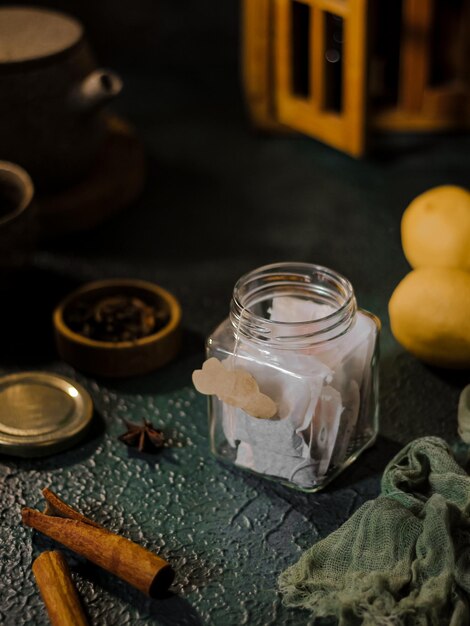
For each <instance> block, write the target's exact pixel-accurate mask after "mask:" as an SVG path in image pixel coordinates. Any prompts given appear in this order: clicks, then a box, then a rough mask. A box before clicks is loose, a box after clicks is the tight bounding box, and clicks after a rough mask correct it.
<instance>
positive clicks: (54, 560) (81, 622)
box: [33, 550, 88, 626]
mask: <svg viewBox="0 0 470 626" xmlns="http://www.w3.org/2000/svg"><path fill="white" fill-rule="evenodd" d="M33 574H34V577H35V578H36V583H37V585H38V587H39V591H40V592H41V596H42V599H43V600H44V604H45V605H46V609H47V613H48V614H49V619H50V621H51V624H52V626H88V620H87V618H86V617H85V614H84V612H83V608H82V605H81V604H80V600H79V597H78V594H77V590H76V589H75V585H74V584H73V581H72V578H71V576H70V570H69V567H68V565H67V561H66V560H65V557H64V555H63V554H62V553H61V552H58V551H57V550H54V551H50V552H43V553H42V554H41V555H40V556H38V558H37V559H36V560H35V561H34V563H33Z"/></svg>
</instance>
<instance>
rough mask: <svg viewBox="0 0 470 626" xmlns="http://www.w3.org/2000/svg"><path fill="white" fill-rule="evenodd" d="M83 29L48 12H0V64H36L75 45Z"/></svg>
mask: <svg viewBox="0 0 470 626" xmlns="http://www.w3.org/2000/svg"><path fill="white" fill-rule="evenodd" d="M82 36H83V28H82V25H81V24H80V22H79V21H77V20H76V19H74V18H72V17H70V16H68V15H65V14H63V13H59V12H57V11H50V10H49V9H33V8H30V7H5V8H0V64H8V65H10V64H15V63H25V62H31V61H37V60H40V59H45V58H50V57H52V56H55V55H57V54H60V53H63V52H65V51H67V50H68V49H70V48H71V47H72V46H74V45H75V44H76V43H78V42H79V41H80V40H81V38H82Z"/></svg>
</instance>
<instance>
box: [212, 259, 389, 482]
mask: <svg viewBox="0 0 470 626" xmlns="http://www.w3.org/2000/svg"><path fill="white" fill-rule="evenodd" d="M379 331H380V322H379V320H378V319H377V318H376V317H375V316H374V315H372V314H370V313H368V312H366V311H363V310H361V309H358V308H357V303H356V298H355V295H354V290H353V287H352V285H351V283H350V282H349V281H348V280H347V279H346V278H344V277H343V276H341V275H340V274H338V273H337V272H334V271H333V270H330V269H328V268H326V267H321V266H319V265H311V264H307V263H276V264H273V265H267V266H264V267H261V268H259V269H256V270H254V271H252V272H250V273H248V274H246V275H245V276H243V277H242V278H240V280H239V281H238V282H237V283H236V285H235V288H234V290H233V297H232V302H231V307H230V316H229V317H228V318H227V319H226V320H224V321H223V322H222V323H221V324H220V326H218V328H216V330H215V331H214V332H213V333H212V335H211V336H210V337H209V338H208V340H207V357H208V359H209V358H212V357H215V358H216V359H218V360H219V361H220V362H221V363H222V365H223V366H224V368H225V370H226V371H228V372H232V373H236V372H243V373H244V374H243V375H244V376H246V375H247V373H248V374H249V375H251V377H252V378H253V379H254V380H255V381H256V383H257V388H259V392H260V393H261V394H263V395H264V397H266V396H268V398H270V399H271V400H272V401H273V402H274V403H275V414H274V415H273V416H272V417H270V418H268V419H265V418H264V419H263V418H260V417H257V416H254V415H253V414H250V411H249V409H248V408H246V407H248V406H249V404H246V407H245V406H244V405H243V408H240V406H234V402H233V401H232V400H229V399H225V398H224V396H222V399H221V396H217V395H215V394H214V395H211V397H210V401H209V419H210V437H211V448H212V451H213V453H214V454H215V455H216V456H217V457H219V458H221V459H223V460H225V461H229V462H232V463H235V465H237V466H239V467H242V468H245V469H248V470H251V471H253V472H256V473H258V474H262V475H265V476H267V477H269V478H272V479H277V480H280V481H282V482H284V483H286V484H288V485H290V486H294V487H297V488H300V489H304V490H306V491H316V490H318V489H320V488H322V487H323V486H324V485H326V484H327V483H328V482H330V481H331V480H332V479H333V478H334V477H335V476H336V475H337V474H338V473H339V472H341V471H342V470H343V469H344V468H345V467H346V466H347V465H349V464H350V463H352V462H353V461H354V460H355V459H356V458H357V457H358V455H359V454H360V453H361V452H362V451H363V450H364V449H365V448H367V447H369V446H370V445H372V444H373V442H374V440H375V438H376V436H377V432H378V337H379ZM225 370H224V371H225ZM248 378H250V377H248ZM245 382H246V381H245ZM240 388H241V387H240ZM250 393H251V392H250ZM235 404H236V403H235ZM244 409H245V410H244Z"/></svg>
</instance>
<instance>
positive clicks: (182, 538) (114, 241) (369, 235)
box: [0, 0, 470, 626]
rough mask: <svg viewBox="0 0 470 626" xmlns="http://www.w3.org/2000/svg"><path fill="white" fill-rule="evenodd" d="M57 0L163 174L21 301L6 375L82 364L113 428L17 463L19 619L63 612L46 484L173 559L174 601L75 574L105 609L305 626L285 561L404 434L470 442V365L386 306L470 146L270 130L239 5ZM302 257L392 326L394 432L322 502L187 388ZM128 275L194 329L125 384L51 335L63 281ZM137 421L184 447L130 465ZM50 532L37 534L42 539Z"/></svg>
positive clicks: (36, 271)
mask: <svg viewBox="0 0 470 626" xmlns="http://www.w3.org/2000/svg"><path fill="white" fill-rule="evenodd" d="M28 4H33V3H31V2H29V3H28ZM34 4H36V3H34ZM47 6H50V7H54V8H62V9H65V10H67V11H68V12H70V13H72V14H74V15H76V16H78V17H79V18H81V19H82V20H83V22H84V23H85V25H86V29H87V32H88V37H89V40H90V43H91V44H92V46H93V48H94V50H95V52H96V56H97V58H98V61H99V63H100V64H102V65H104V66H108V67H111V68H112V69H114V70H116V71H117V72H119V73H120V74H121V75H122V77H123V80H124V84H125V88H124V91H123V93H122V95H121V96H120V97H119V100H118V101H117V102H116V104H115V105H114V107H113V108H114V110H115V111H117V112H119V113H120V114H121V115H122V116H125V117H126V118H127V119H128V120H129V121H130V122H131V123H132V124H133V125H134V126H135V128H136V129H137V132H138V134H139V136H140V137H141V138H142V140H143V142H144V144H145V148H146V154H147V168H148V175H147V183H146V188H145V191H144V193H143V195H142V197H141V199H140V200H139V201H138V202H137V203H136V204H135V205H134V206H132V207H130V208H129V210H127V211H126V212H124V213H122V214H121V215H119V216H116V217H114V218H113V219H112V220H110V221H109V222H107V223H106V224H103V225H102V226H100V227H99V228H97V229H95V230H94V231H92V232H89V233H85V234H80V235H76V236H73V237H63V238H61V239H59V240H58V241H55V242H52V243H47V244H46V243H43V244H40V246H39V248H38V250H37V251H36V253H35V255H34V257H33V260H32V265H33V268H32V272H33V273H32V274H29V278H25V279H24V282H23V283H22V286H21V290H20V292H21V293H18V292H17V294H16V295H15V296H14V297H12V298H13V299H11V300H8V299H7V300H5V299H4V302H5V301H7V302H10V304H9V305H8V307H3V310H5V309H9V310H11V311H12V312H13V317H12V320H10V326H9V327H8V332H7V333H5V334H6V336H5V337H4V338H3V339H2V341H3V346H2V348H3V349H2V356H1V362H0V369H1V370H3V371H4V372H10V371H17V370H21V369H25V368H31V367H34V368H37V369H49V370H52V371H58V372H61V373H64V374H67V375H69V376H73V377H77V378H78V380H80V381H81V382H82V383H83V384H84V385H85V386H86V387H87V388H88V390H89V391H90V392H91V394H92V396H93V399H94V402H95V407H96V411H97V414H98V415H99V416H100V418H101V420H102V431H100V432H96V433H94V434H93V436H92V437H91V439H90V440H89V441H88V442H86V444H84V445H83V446H81V447H79V448H77V449H75V450H74V451H71V452H69V453H64V454H61V455H56V456H55V457H51V459H48V460H44V461H36V462H23V461H16V460H13V459H3V460H2V462H1V463H0V469H1V472H2V490H3V491H2V506H3V509H2V516H3V517H2V519H4V520H5V523H4V524H2V526H1V527H0V541H2V545H4V546H5V550H6V557H5V558H3V559H2V560H1V562H0V574H1V577H2V578H1V580H3V582H4V587H5V589H8V593H7V594H6V596H5V597H6V598H7V599H6V600H5V602H3V603H2V611H3V616H4V617H5V616H6V618H5V620H4V622H5V623H11V624H36V625H37V624H39V623H41V624H42V623H47V622H46V621H45V617H44V613H43V609H42V606H41V603H40V601H39V599H38V596H37V593H36V590H35V587H34V583H33V581H32V578H31V573H30V564H31V558H32V554H33V548H32V547H31V539H30V533H29V531H25V530H24V529H21V527H19V526H18V515H19V507H20V506H21V505H23V504H25V503H28V504H30V505H34V504H35V503H36V502H38V501H39V489H40V487H41V486H44V485H45V484H48V483H49V484H51V486H52V487H55V488H56V489H57V490H58V491H59V493H61V495H63V496H64V497H66V499H67V495H68V497H69V499H70V500H71V501H72V502H76V499H77V494H78V495H79V499H80V503H81V505H82V508H83V510H84V512H85V513H91V514H93V515H94V517H95V519H97V520H98V521H102V522H103V523H109V524H110V525H111V527H112V528H116V529H118V530H122V529H123V528H124V529H126V532H127V534H128V535H129V536H133V537H134V538H136V539H139V540H142V541H143V542H144V543H145V542H147V543H146V545H150V547H156V548H158V547H162V550H163V554H164V555H167V557H168V558H169V559H170V560H171V561H172V563H174V564H175V565H176V566H177V571H178V587H177V590H178V592H179V595H178V596H176V597H175V598H173V599H171V600H169V601H167V602H166V603H161V604H156V603H150V602H148V601H143V600H142V599H141V598H140V596H138V594H132V593H131V594H130V595H129V592H128V590H127V588H126V587H125V586H124V585H120V583H115V582H114V581H112V580H111V579H110V577H106V576H105V575H97V574H95V573H93V572H94V571H95V570H93V571H92V570H88V571H85V575H84V578H83V580H82V579H80V580H81V582H79V584H80V589H81V591H82V593H83V594H84V597H85V599H86V602H87V605H88V606H89V610H90V613H91V615H92V617H93V618H94V623H97V624H98V623H99V624H116V623H120V624H127V623H129V624H137V623H138V624H165V625H169V626H170V625H174V626H181V625H183V624H206V623H213V624H216V626H218V625H219V624H227V625H228V624H238V623H242V622H243V620H245V623H250V624H251V625H253V626H266V625H267V624H276V625H278V624H296V623H299V620H300V623H305V621H306V619H307V618H306V617H305V614H302V617H299V615H300V614H299V612H297V611H287V610H285V609H283V608H282V607H281V604H280V600H279V598H276V594H275V591H274V589H275V581H276V576H277V574H278V573H279V572H280V571H281V570H282V569H283V568H284V567H286V566H287V565H288V564H289V563H292V562H293V561H294V560H295V559H296V558H298V556H299V554H300V552H301V550H303V549H305V548H307V547H308V546H309V545H311V543H312V541H314V540H316V539H318V538H320V537H322V536H324V535H325V534H328V533H329V532H331V531H333V530H334V529H335V528H337V527H338V526H339V525H340V524H341V523H342V522H343V521H345V520H346V519H347V518H348V516H349V515H350V514H351V513H352V512H353V511H354V510H355V509H356V508H357V507H358V506H359V505H360V504H361V503H362V502H363V501H364V500H365V499H368V498H371V497H375V496H376V495H377V493H378V492H379V480H380V475H381V472H382V470H383V467H384V465H385V463H386V462H387V461H388V460H389V459H390V458H391V456H392V455H393V453H394V452H395V451H396V450H397V449H398V447H399V446H400V445H401V444H402V443H405V442H407V441H409V440H411V439H412V438H414V437H416V436H420V435H424V434H434V435H441V436H444V437H445V438H446V439H447V440H448V441H450V442H455V441H456V439H457V435H456V411H457V402H458V396H459V392H460V390H461V388H462V386H463V385H464V383H466V382H468V374H466V373H456V372H444V371H440V370H437V369H434V368H428V367H427V366H425V365H423V364H422V363H420V362H418V361H417V360H416V359H414V358H413V357H412V356H410V355H408V354H407V353H405V352H404V351H403V350H402V349H401V348H400V347H399V346H398V344H397V343H396V342H395V341H394V339H393V338H392V336H391V334H390V331H389V325H388V315H387V303H388V300H389V298H390V295H391V293H392V291H393V289H394V287H395V285H396V284H397V283H398V282H399V280H400V279H401V278H402V277H403V276H404V275H405V274H406V272H407V271H409V267H408V265H407V263H406V260H405V259H404V257H403V253H402V250H401V245H400V218H401V214H402V212H403V210H404V209H405V207H406V206H407V204H408V203H409V202H410V201H411V200H412V199H413V198H414V197H415V196H416V195H417V194H419V193H420V192H422V191H424V190H425V189H427V188H429V187H432V186H435V185H439V184H444V183H454V184H461V185H464V186H467V185H468V184H469V178H470V177H469V172H470V169H469V168H470V140H469V138H468V137H467V136H464V135H457V136H441V137H435V138H431V139H429V140H426V141H424V142H422V141H418V142H416V141H415V140H414V138H412V140H410V138H404V137H399V138H398V139H396V140H394V141H393V142H390V141H387V142H385V145H383V144H384V142H382V147H381V149H380V150H377V151H375V152H374V153H373V154H371V155H369V157H367V158H366V159H363V160H358V161H355V160H353V159H351V158H349V157H348V156H345V155H343V154H341V153H339V152H336V151H335V150H332V149H330V148H328V147H327V146H324V145H322V144H320V143H318V142H316V141H314V140H312V139H309V138H306V137H299V136H288V137H286V136H284V137H267V136H265V135H260V134H258V133H256V132H254V131H253V130H252V129H251V128H250V124H249V122H248V118H247V115H246V113H245V110H244V105H243V98H242V95H241V91H240V81H239V63H238V59H239V50H238V43H239V36H238V22H239V16H238V2H237V1H236V0H203V1H198V2H196V0H191V1H190V0H179V1H177V0H159V1H156V0H154V1H150V0H132V1H131V0H129V1H126V2H113V1H111V0H106V1H96V2H78V1H75V2H57V3H49V4H48V5H47ZM289 260H298V261H306V262H314V263H319V264H323V265H326V266H330V267H332V268H334V269H336V270H338V271H340V272H342V273H344V274H345V275H346V276H348V278H350V280H351V281H352V283H353V285H354V286H355V289H356V293H357V296H358V301H359V304H360V305H361V306H363V307H365V308H367V309H369V310H371V311H372V312H374V313H376V314H377V315H379V317H380V318H381V319H382V322H383V333H382V343H381V349H382V358H381V437H380V439H379V442H378V444H377V445H376V447H375V448H374V449H373V450H371V451H370V452H368V453H366V454H365V455H364V456H363V457H362V458H361V459H360V460H359V461H358V462H357V463H356V464H355V466H354V468H352V469H351V470H348V472H346V473H345V474H344V477H343V478H341V479H340V480H339V481H337V482H335V483H334V484H333V485H332V486H331V487H330V488H328V490H327V491H326V492H324V493H321V494H319V495H315V496H309V497H308V496H305V495H298V494H295V493H294V492H292V491H290V490H288V489H287V488H280V487H279V488H277V487H274V486H272V485H271V484H270V483H268V482H267V481H263V480H260V479H256V478H253V477H246V475H245V474H243V472H240V471H235V470H233V471H232V470H230V471H228V470H226V469H225V468H222V467H221V466H220V465H219V464H218V463H216V462H215V461H214V460H213V459H211V458H210V456H209V454H208V441H207V425H206V416H205V413H206V408H205V400H204V399H203V398H202V397H197V396H195V394H194V392H192V390H191V382H190V374H191V371H192V369H193V368H195V367H196V366H199V365H200V363H201V361H202V359H203V340H204V337H205V336H206V335H207V334H208V333H209V332H210V331H211V330H212V328H213V327H214V326H215V325H216V324H217V323H218V322H220V321H221V320H222V319H223V318H224V317H225V316H226V315H227V313H228V306H229V300H230V295H231V291H232V287H233V284H234V282H235V280H236V279H237V278H238V277H239V276H240V275H241V274H242V273H244V272H246V271H248V270H250V269H253V268H255V267H257V266H259V265H261V264H264V263H269V262H275V261H289ZM116 276H132V277H136V278H144V279H148V280H153V281H155V282H156V283H158V284H161V285H162V286H164V287H166V288H168V289H170V290H171V291H173V292H174V293H175V294H176V295H177V296H178V297H179V299H180V300H181V303H182V306H183V311H184V327H185V344H184V349H183V352H182V354H181V356H180V357H179V358H178V359H177V360H176V361H175V363H173V364H172V365H170V366H169V367H167V368H165V369H164V370H161V371H158V372H156V373H155V374H152V375H149V376H145V377H141V378H138V379H133V380H129V381H122V382H119V383H118V382H115V381H100V380H95V379H93V378H91V377H85V376H83V375H81V374H80V373H78V372H75V371H74V370H73V368H71V367H70V366H68V365H66V364H64V363H61V362H60V361H59V360H58V357H57V356H56V353H55V350H54V346H53V342H52V337H51V334H50V332H49V330H48V329H50V315H51V310H52V308H53V306H54V304H55V303H56V302H57V300H58V299H59V298H60V297H61V296H62V295H63V294H64V293H66V292H67V291H69V290H70V289H72V288H73V287H74V286H76V285H77V284H78V283H80V282H84V281H87V280H92V279H98V278H107V277H116ZM18 284H19V283H18ZM31 301H32V302H33V304H34V306H33V307H31ZM182 407H183V408H182ZM142 416H146V417H149V418H151V419H154V420H156V421H157V422H158V424H159V425H160V426H162V427H164V428H169V429H172V430H174V431H175V433H176V435H175V436H179V438H180V440H181V441H183V442H184V445H183V447H182V448H181V450H179V449H178V450H176V451H174V452H173V454H172V456H171V457H170V458H168V459H167V458H166V457H164V458H163V460H161V462H156V461H152V463H147V462H146V461H141V460H136V459H135V458H132V457H128V456H127V451H126V450H123V448H122V447H120V446H119V445H118V444H117V443H116V437H117V435H118V434H119V433H120V432H121V431H122V423H121V422H120V418H129V417H130V418H132V417H134V418H135V419H140V418H141V417H142ZM98 430H99V429H98ZM184 481H186V482H184ZM175 485H179V487H181V490H179V487H178V491H176V492H175V489H177V487H175ZM97 502H102V503H104V505H103V506H102V507H101V506H97V505H96V503H97ZM203 505H204V506H203ZM33 545H34V546H35V547H34V550H36V549H37V547H38V545H39V547H40V544H38V539H37V537H36V539H35V540H34V544H33ZM94 576H98V578H97V582H98V584H97V585H93V584H92V583H93V581H94V582H96V580H95V578H94ZM90 580H91V583H90ZM25 581H26V582H25ZM87 581H88V582H87ZM28 594H29V595H28ZM24 597H27V598H29V600H28V602H23V598H24ZM25 607H26V608H25ZM28 607H29V608H28ZM8 619H11V621H10V622H8ZM41 620H42V621H41ZM246 620H248V621H246Z"/></svg>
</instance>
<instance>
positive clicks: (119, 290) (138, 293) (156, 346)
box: [53, 279, 181, 378]
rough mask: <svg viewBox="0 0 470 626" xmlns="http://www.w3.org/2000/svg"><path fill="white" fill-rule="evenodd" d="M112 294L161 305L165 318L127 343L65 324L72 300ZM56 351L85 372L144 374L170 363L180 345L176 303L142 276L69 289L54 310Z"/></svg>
mask: <svg viewBox="0 0 470 626" xmlns="http://www.w3.org/2000/svg"><path fill="white" fill-rule="evenodd" d="M113 296H132V297H136V298H139V299H141V300H142V301H143V302H145V303H148V304H151V305H154V306H155V307H156V308H161V309H164V310H165V312H166V313H167V314H168V321H167V322H166V323H165V325H164V326H163V327H162V328H160V329H159V330H158V331H157V332H155V333H153V334H150V335H147V336H145V337H142V338H139V339H135V340H131V341H101V340H96V339H91V338H89V337H86V336H85V335H82V334H79V333H78V332H76V331H75V330H72V328H70V325H69V324H68V323H67V319H68V318H69V314H70V311H71V310H72V309H73V307H74V305H76V304H77V302H85V303H90V304H92V303H94V302H98V301H99V300H102V299H103V298H112V297H113ZM53 323H54V330H55V338H56V344H57V349H58V351H59V354H60V356H61V357H62V359H64V361H67V362H68V363H70V364H71V365H73V366H74V367H76V368H77V369H79V370H83V371H84V372H87V373H89V374H94V375H96V376H105V377H112V378H114V377H125V376H136V375H139V374H145V373H147V372H150V371H152V370H154V369H157V368H158V367H161V366H162V365H165V364H166V363H168V362H169V361H171V360H172V359H173V358H174V357H175V356H176V354H177V353H178V351H179V349H180V346H181V307H180V305H179V303H178V301H177V300H176V298H175V297H174V296H173V295H172V294H171V293H169V292H168V291H166V290H165V289H162V287H159V286H158V285H154V284H153V283H149V282H146V281H142V280H126V279H123V280H121V279H113V280H102V281H97V282H92V283H88V284H86V285H84V286H83V287H81V288H80V289H77V290H76V291H74V292H73V293H71V294H70V295H69V296H68V297H67V298H65V300H63V301H62V302H61V303H60V304H59V306H58V307H57V308H56V310H55V311H54V315H53Z"/></svg>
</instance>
